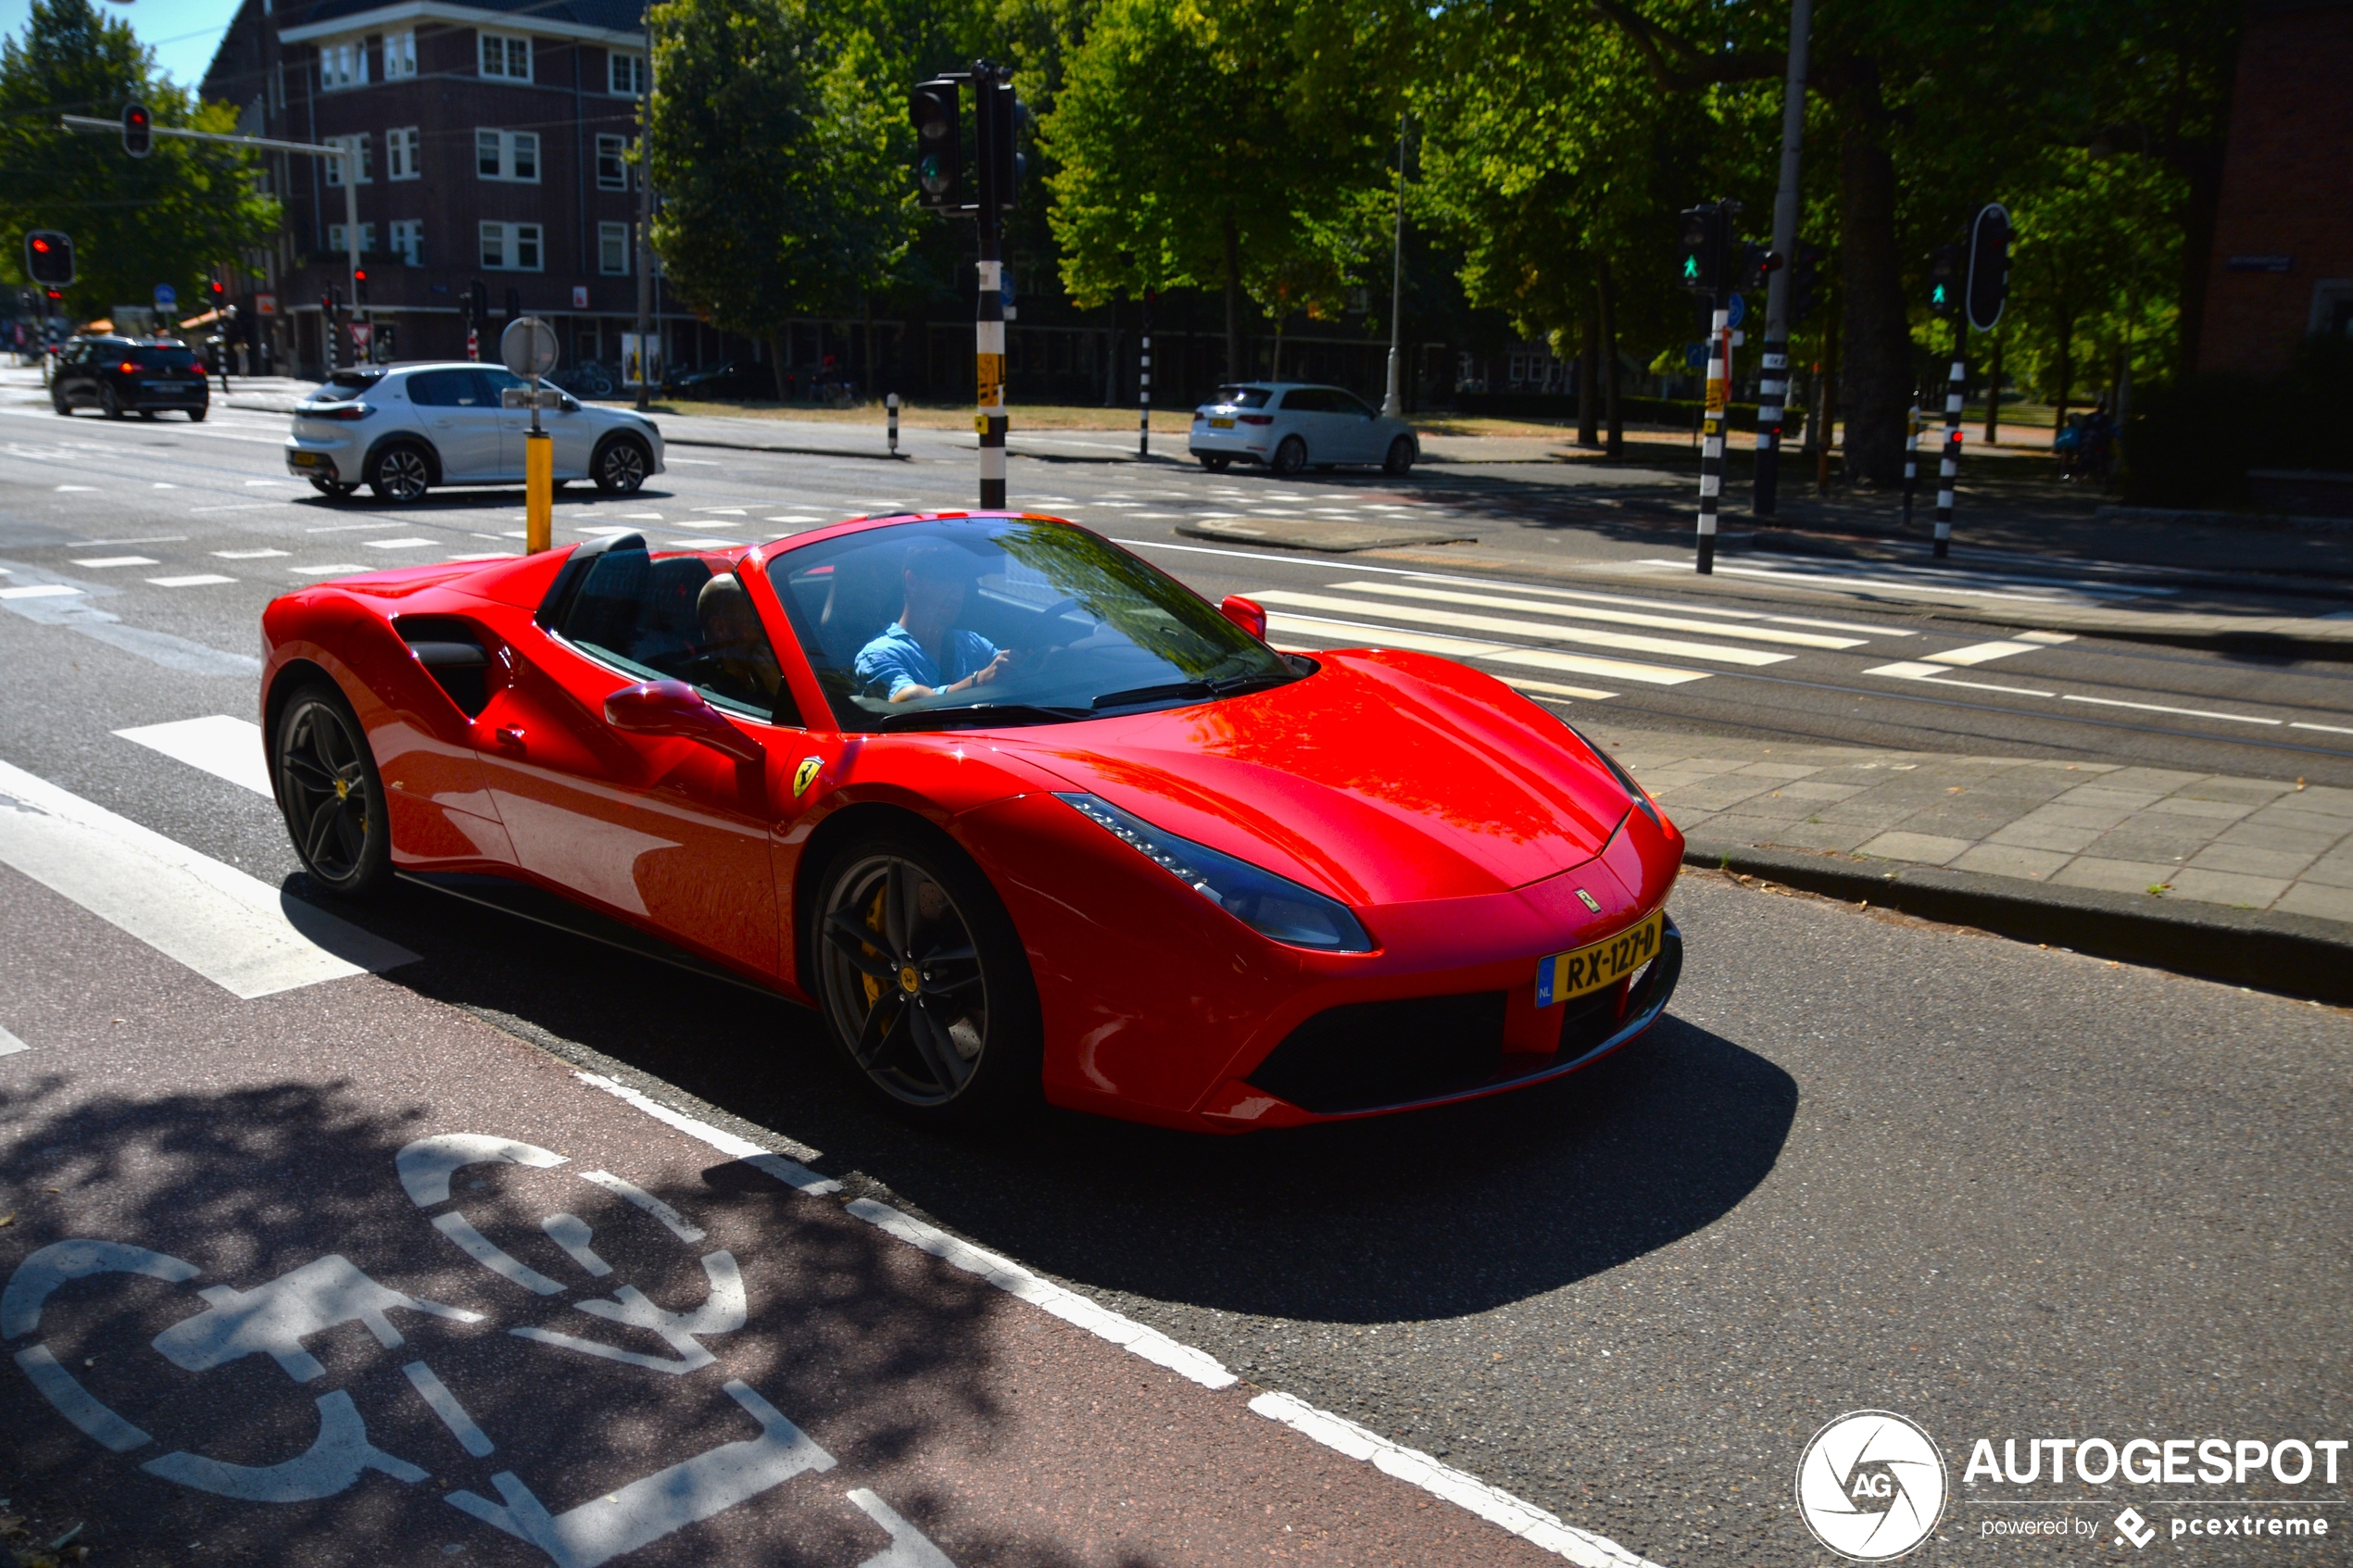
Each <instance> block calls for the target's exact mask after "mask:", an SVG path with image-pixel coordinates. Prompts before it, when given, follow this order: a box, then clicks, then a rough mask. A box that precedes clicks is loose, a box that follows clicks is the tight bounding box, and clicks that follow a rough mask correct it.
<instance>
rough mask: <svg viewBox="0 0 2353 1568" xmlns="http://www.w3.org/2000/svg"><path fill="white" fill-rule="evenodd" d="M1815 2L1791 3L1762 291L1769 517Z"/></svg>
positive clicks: (1762, 484)
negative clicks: (1769, 254)
mask: <svg viewBox="0 0 2353 1568" xmlns="http://www.w3.org/2000/svg"><path fill="white" fill-rule="evenodd" d="M1813 18H1814V6H1813V0H1790V8H1789V82H1788V84H1787V85H1786V86H1785V87H1784V88H1783V89H1782V92H1781V185H1780V190H1779V191H1778V192H1776V193H1775V194H1774V196H1773V252H1774V254H1775V255H1777V256H1779V257H1780V258H1781V264H1780V266H1779V267H1776V268H1774V269H1773V270H1772V272H1771V273H1770V274H1769V275H1768V280H1767V282H1766V285H1765V358H1764V374H1763V376H1762V377H1760V378H1759V379H1758V381H1757V383H1756V478H1755V494H1754V495H1753V496H1752V498H1751V500H1750V502H1749V509H1750V510H1751V511H1753V512H1755V514H1756V515H1757V516H1758V517H1771V516H1772V515H1773V514H1774V511H1775V509H1776V508H1778V506H1779V505H1780V458H1781V425H1782V422H1783V420H1782V413H1783V409H1784V407H1785V405H1786V402H1787V399H1788V397H1789V317H1790V297H1789V296H1790V275H1791V271H1792V267H1793V262H1794V261H1795V259H1796V257H1797V208H1798V190H1797V166H1798V149H1799V144H1800V143H1801V142H1802V141H1803V140H1804V139H1805V134H1806V42H1807V34H1808V32H1809V31H1810V30H1811V28H1812V26H1813Z"/></svg>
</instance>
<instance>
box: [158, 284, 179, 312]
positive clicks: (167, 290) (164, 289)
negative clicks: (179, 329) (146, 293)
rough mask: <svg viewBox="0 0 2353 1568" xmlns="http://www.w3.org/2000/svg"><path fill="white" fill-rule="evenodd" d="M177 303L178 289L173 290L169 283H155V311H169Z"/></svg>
mask: <svg viewBox="0 0 2353 1568" xmlns="http://www.w3.org/2000/svg"><path fill="white" fill-rule="evenodd" d="M179 303H180V291H179V290H178V289H175V288H173V287H172V286H171V285H170V283H157V285H156V308H157V309H158V310H169V309H170V308H171V307H174V306H176V305H178V304H179Z"/></svg>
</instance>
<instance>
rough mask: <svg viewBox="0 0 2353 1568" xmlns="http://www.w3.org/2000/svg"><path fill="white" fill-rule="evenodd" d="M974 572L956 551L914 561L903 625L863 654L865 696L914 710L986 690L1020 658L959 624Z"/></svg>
mask: <svg viewBox="0 0 2353 1568" xmlns="http://www.w3.org/2000/svg"><path fill="white" fill-rule="evenodd" d="M972 564H973V563H972V559H971V558H970V557H969V556H968V555H967V554H966V553H965V552H964V551H962V550H959V549H957V548H956V547H955V546H951V545H937V544H934V545H918V546H915V548H914V549H913V550H912V551H911V552H910V553H909V554H908V557H907V565H906V569H905V572H904V579H905V584H906V588H905V596H904V597H903V598H902V599H901V601H900V611H899V619H898V620H897V621H893V622H891V624H890V625H888V626H887V627H885V628H884V629H883V631H882V633H881V635H879V636H877V637H875V639H874V640H873V641H872V642H870V643H868V644H867V645H866V646H864V647H862V648H861V649H859V650H858V667H857V668H858V679H859V681H860V683H861V684H862V685H863V686H864V687H865V689H866V690H868V691H871V692H877V693H880V694H881V695H882V696H886V697H887V698H888V699H889V700H890V701H892V702H907V701H911V700H912V699H913V698H916V697H921V696H949V695H950V694H951V693H955V692H961V691H965V690H968V689H969V688H971V687H974V686H985V685H987V684H988V683H989V682H991V681H993V680H995V679H996V678H997V677H998V675H999V674H1000V673H1001V672H1002V671H1003V670H1004V669H1005V667H1006V665H1007V664H1008V663H1009V662H1010V661H1011V659H1012V658H1013V655H1012V654H1011V653H1008V652H1002V651H1000V649H999V648H998V646H997V645H996V644H994V643H992V642H990V641H989V640H988V638H986V637H984V636H982V635H981V634H980V633H977V632H972V631H966V630H964V629H963V628H961V627H959V626H957V624H956V618H957V617H958V616H959V615H961V614H963V609H964V594H965V591H966V588H967V585H968V583H969V580H970V573H971V570H972Z"/></svg>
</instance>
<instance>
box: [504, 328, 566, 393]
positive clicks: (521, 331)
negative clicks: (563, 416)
mask: <svg viewBox="0 0 2353 1568" xmlns="http://www.w3.org/2000/svg"><path fill="white" fill-rule="evenodd" d="M498 358H500V359H502V360H504V361H506V365H507V369H509V370H512V371H514V373H515V374H517V375H519V376H521V377H522V378H523V379H524V380H525V381H537V380H538V379H539V378H540V377H542V376H544V375H546V374H547V372H548V371H549V370H554V369H555V368H556V329H555V328H553V327H551V326H549V325H548V324H547V322H545V321H543V320H540V319H539V318H538V317H536V316H518V317H516V318H515V319H514V320H511V321H510V322H508V323H507V330H506V331H505V332H500V333H499V334H498Z"/></svg>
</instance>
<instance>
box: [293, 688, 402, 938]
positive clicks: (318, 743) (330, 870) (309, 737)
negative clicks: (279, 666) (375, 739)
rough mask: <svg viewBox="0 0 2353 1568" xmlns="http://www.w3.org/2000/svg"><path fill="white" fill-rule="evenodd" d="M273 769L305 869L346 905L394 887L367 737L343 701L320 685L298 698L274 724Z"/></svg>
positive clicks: (380, 787) (379, 786)
mask: <svg viewBox="0 0 2353 1568" xmlns="http://www.w3.org/2000/svg"><path fill="white" fill-rule="evenodd" d="M271 764H272V767H273V771H275V772H276V774H277V779H278V804H279V808H280V809H281V810H283V812H284V813H285V818H286V832H287V833H288V834H290V835H291V836H292V837H293V839H294V847H295V854H296V856H298V857H300V859H301V860H302V866H303V869H304V870H305V871H307V872H309V873H310V874H311V875H312V876H314V877H316V878H318V879H319V881H320V883H321V884H322V885H324V886H325V887H326V889H327V890H328V891H329V892H331V893H336V894H340V895H342V896H343V897H347V898H365V897H373V896H375V895H377V894H379V893H382V892H383V891H384V888H385V887H386V886H388V885H389V884H391V882H392V823H391V822H390V821H389V820H388V819H387V818H386V817H385V815H384V781H383V779H382V778H381V777H380V776H378V774H377V772H376V759H375V758H374V757H373V756H372V755H371V754H370V752H369V750H368V739H367V733H366V732H365V731H363V730H362V729H360V727H359V719H358V718H356V717H355V716H354V715H353V714H352V711H351V706H350V704H348V703H346V702H345V701H344V699H343V694H342V693H340V692H338V691H336V690H335V689H334V688H333V687H332V686H330V685H327V684H325V683H323V682H320V683H314V684H310V685H307V686H305V687H303V688H302V689H301V690H300V691H298V692H296V693H295V695H294V697H293V699H292V700H291V701H289V702H288V703H287V704H286V708H285V711H284V712H283V713H282V714H280V715H279V716H278V735H277V742H276V744H275V745H274V746H272V747H271Z"/></svg>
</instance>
